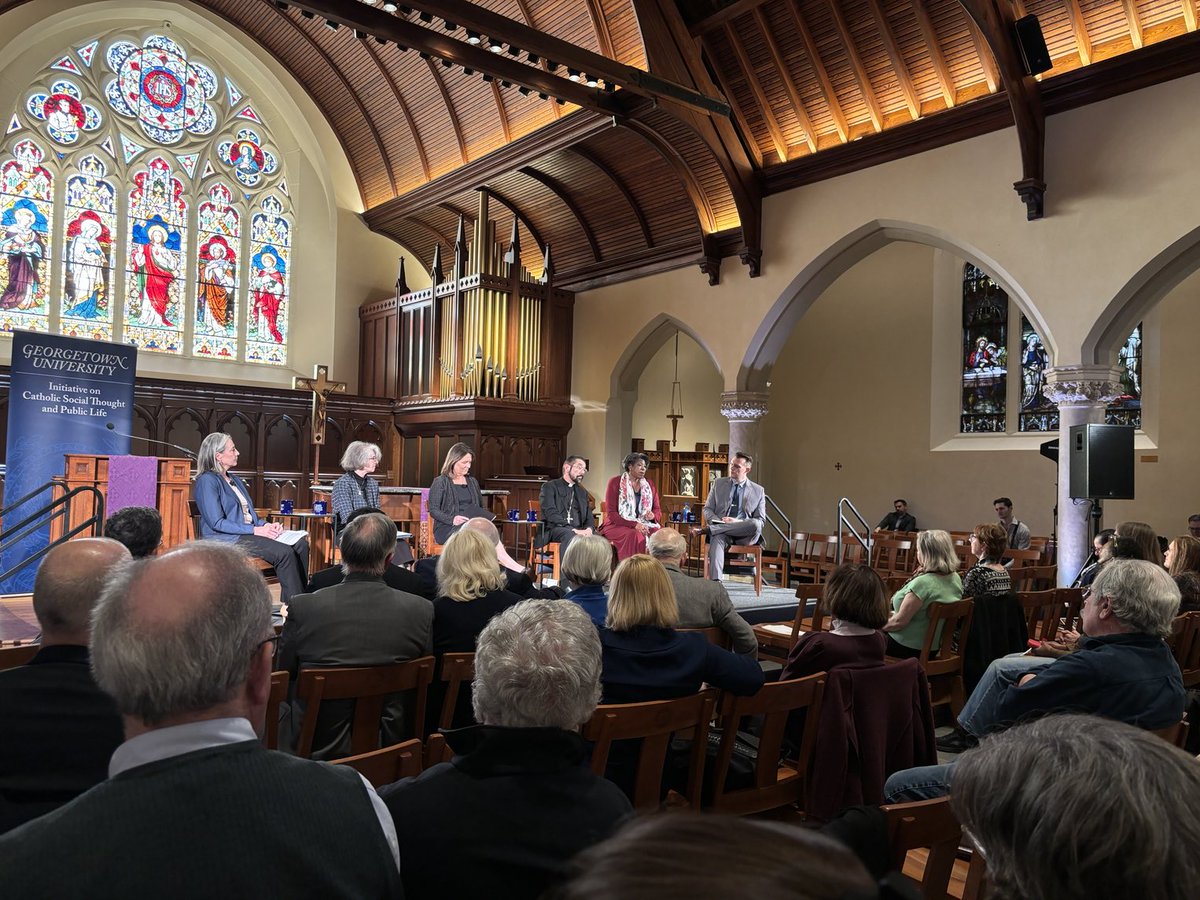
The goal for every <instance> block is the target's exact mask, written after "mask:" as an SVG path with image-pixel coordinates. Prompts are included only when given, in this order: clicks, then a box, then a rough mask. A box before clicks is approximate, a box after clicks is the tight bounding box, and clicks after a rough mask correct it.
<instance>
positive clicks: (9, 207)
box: [0, 140, 54, 331]
mask: <svg viewBox="0 0 1200 900" xmlns="http://www.w3.org/2000/svg"><path fill="white" fill-rule="evenodd" d="M44 158H45V157H44V154H43V152H42V150H41V148H40V147H38V145H37V144H35V143H34V142H33V141H30V140H21V141H18V142H17V144H16V145H15V146H14V147H13V156H12V158H11V159H9V160H8V161H7V162H5V163H4V165H3V166H2V167H0V185H2V186H3V192H2V193H0V260H3V263H2V264H0V327H2V328H3V330H5V331H12V330H13V329H14V328H25V329H29V330H31V331H46V330H47V328H48V327H49V312H48V304H47V299H46V295H47V289H48V287H49V278H48V274H49V273H48V271H47V269H48V266H47V262H48V260H49V258H50V249H51V248H50V216H51V213H52V207H51V199H52V198H53V196H54V193H53V192H54V179H53V177H52V176H51V175H50V173H49V172H48V171H47V170H46V169H45V168H44V167H43V166H42V165H41V163H42V160H43V159H44Z"/></svg>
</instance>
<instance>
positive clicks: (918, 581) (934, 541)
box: [883, 530, 963, 657]
mask: <svg viewBox="0 0 1200 900" xmlns="http://www.w3.org/2000/svg"><path fill="white" fill-rule="evenodd" d="M962 595H963V594H962V579H961V578H959V577H958V554H957V553H955V552H954V541H953V539H952V538H951V537H950V535H949V533H948V532H945V531H936V530H934V531H922V532H921V533H920V534H918V535H917V571H916V572H914V573H913V577H912V578H910V579H909V580H908V582H907V583H906V584H905V585H904V587H902V588H900V590H898V591H896V593H895V594H893V595H892V615H891V618H889V619H888V620H887V624H886V625H884V626H883V630H884V631H885V632H887V635H888V650H887V652H888V655H889V656H899V657H915V656H920V655H921V648H922V647H923V646H924V644H925V634H926V632H928V631H929V608H930V606H932V605H933V604H934V603H957V602H958V601H959V600H961V599H962ZM935 638H936V635H935Z"/></svg>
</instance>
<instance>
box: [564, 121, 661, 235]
mask: <svg viewBox="0 0 1200 900" xmlns="http://www.w3.org/2000/svg"><path fill="white" fill-rule="evenodd" d="M563 152H564V153H569V154H571V155H572V156H578V157H579V158H580V159H582V160H583V161H584V162H587V163H589V164H591V165H592V166H593V167H594V168H595V169H597V170H599V172H600V174H601V175H603V176H604V177H605V178H606V179H608V181H609V183H610V184H612V186H613V187H614V188H616V189H617V191H618V192H619V193H620V194H621V196H622V197H624V198H625V202H626V204H628V206H629V211H630V212H631V213H633V217H634V218H635V219H637V223H638V227H639V228H641V230H642V238H643V239H644V240H645V241H646V246H647V247H653V246H654V235H653V234H652V233H651V231H650V223H649V222H647V221H646V214H645V213H644V212H642V205H641V204H640V203H638V202H637V198H636V197H634V196H633V192H632V191H631V190H629V185H627V184H626V183H625V182H624V180H623V179H621V178H618V177H617V173H616V172H614V171H613V170H612V169H611V168H610V167H609V166H608V165H607V164H606V163H605V162H604V160H602V159H600V157H599V156H597V155H596V154H595V153H593V152H592V151H591V150H589V149H588V148H587V147H584V146H581V145H579V144H576V145H575V146H574V147H568V148H567V149H566V150H564V151H563Z"/></svg>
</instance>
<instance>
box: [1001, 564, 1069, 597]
mask: <svg viewBox="0 0 1200 900" xmlns="http://www.w3.org/2000/svg"><path fill="white" fill-rule="evenodd" d="M1009 575H1010V576H1011V578H1012V587H1013V590H1014V591H1017V592H1018V593H1020V592H1021V591H1042V590H1054V582H1055V579H1056V577H1057V575H1058V566H1023V567H1020V568H1018V567H1017V566H1013V567H1012V569H1011V570H1010V572H1009Z"/></svg>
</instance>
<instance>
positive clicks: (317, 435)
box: [292, 363, 346, 484]
mask: <svg viewBox="0 0 1200 900" xmlns="http://www.w3.org/2000/svg"><path fill="white" fill-rule="evenodd" d="M292 387H293V388H294V389H296V390H300V389H301V388H303V389H305V390H309V391H312V395H313V399H312V443H313V480H312V483H313V484H316V483H317V482H319V481H320V480H321V474H320V473H321V445H322V444H324V443H325V419H326V417H327V416H326V410H327V408H328V400H329V395H330V394H344V393H346V382H344V381H330V380H329V366H325V365H321V364H320V363H318V364H317V365H315V366H313V377H312V378H293V379H292Z"/></svg>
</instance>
